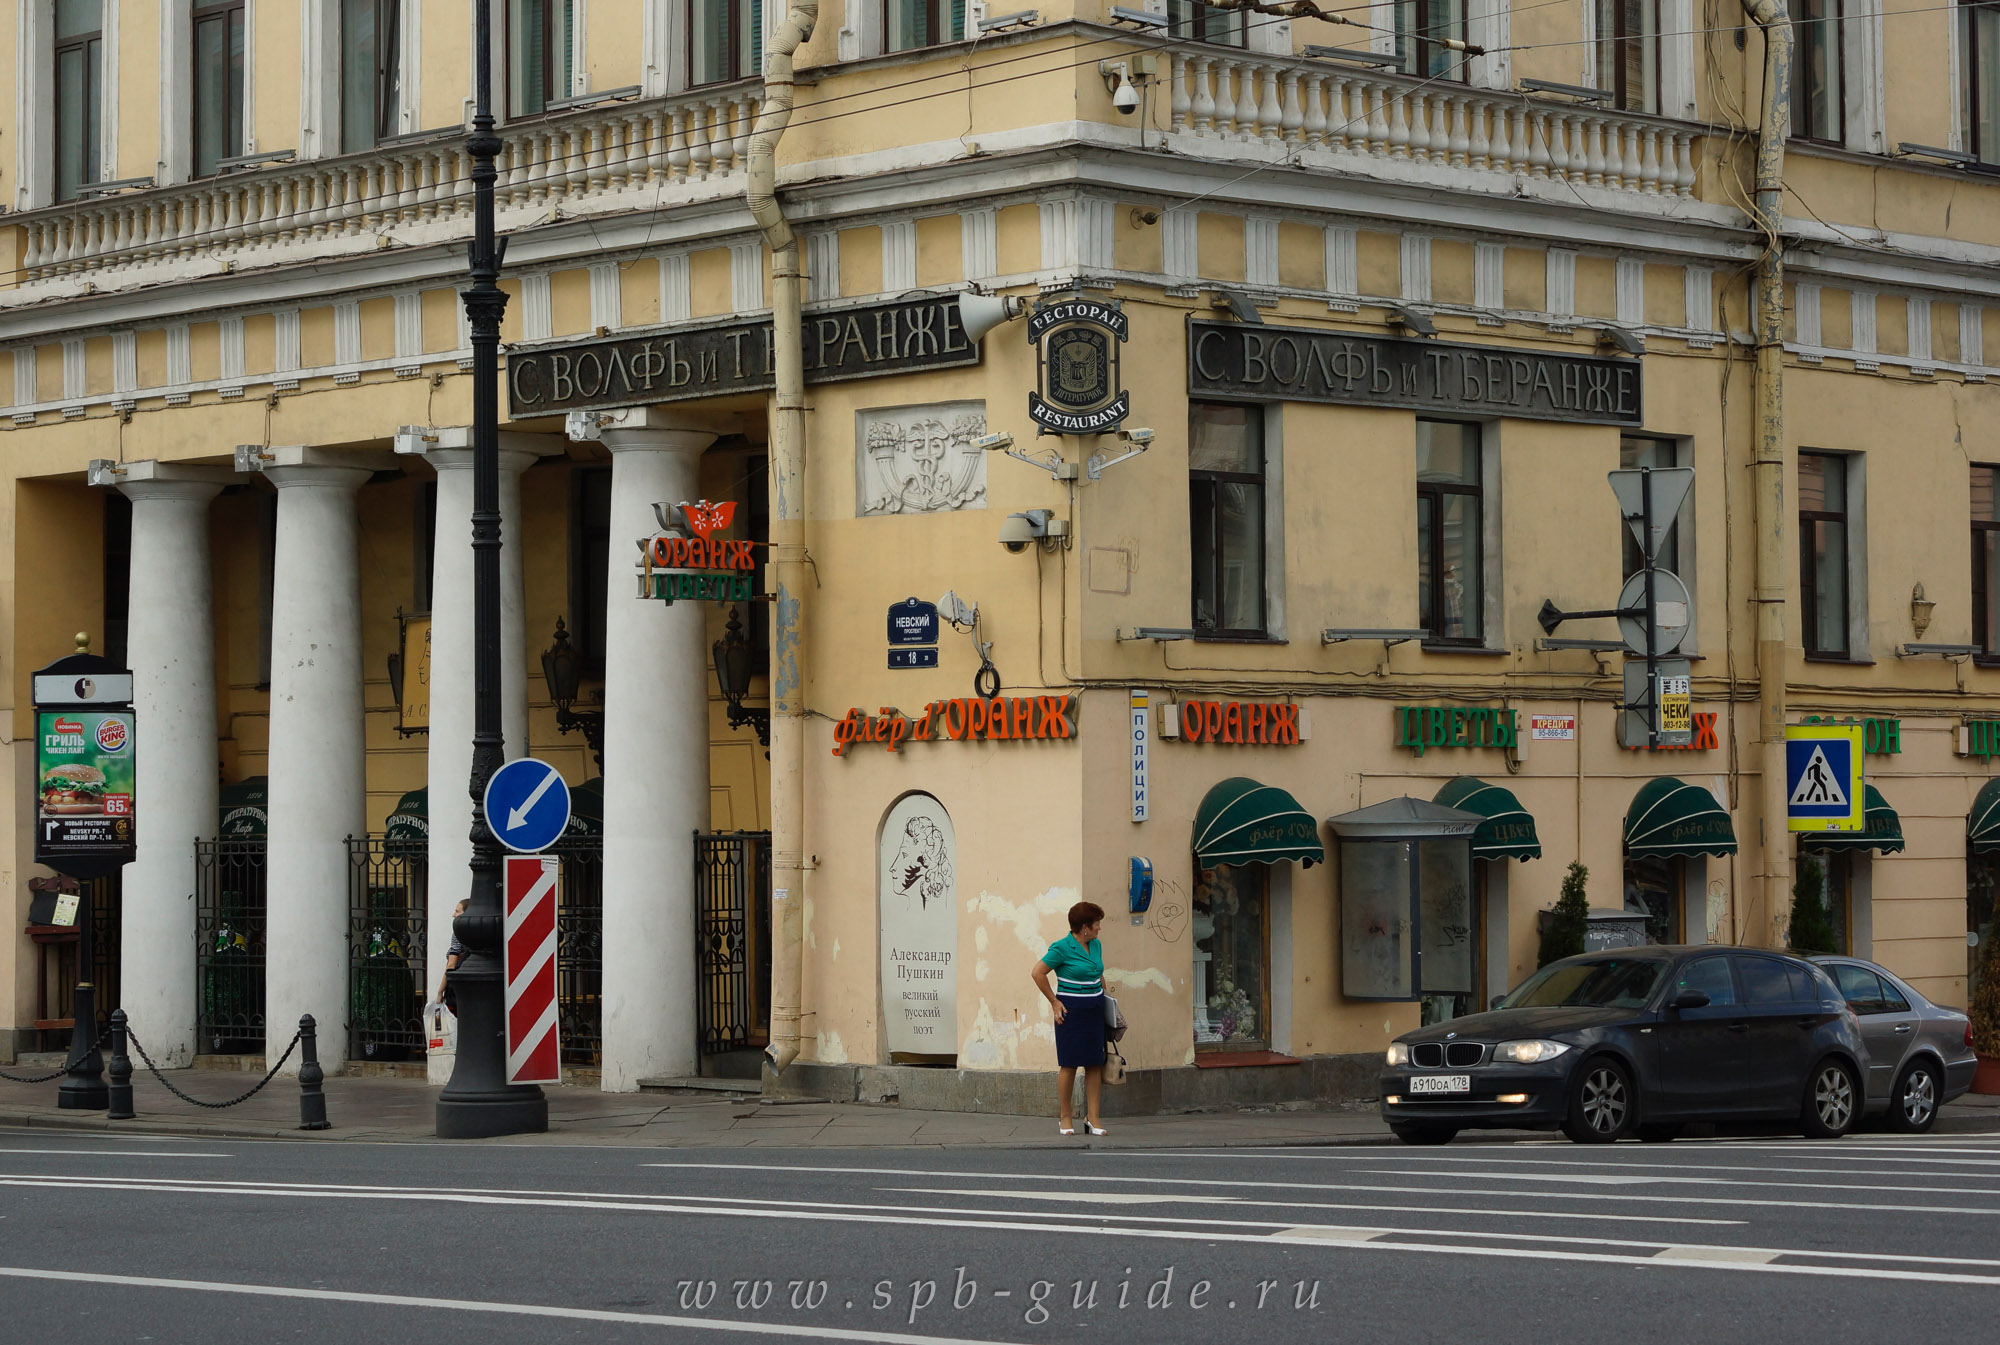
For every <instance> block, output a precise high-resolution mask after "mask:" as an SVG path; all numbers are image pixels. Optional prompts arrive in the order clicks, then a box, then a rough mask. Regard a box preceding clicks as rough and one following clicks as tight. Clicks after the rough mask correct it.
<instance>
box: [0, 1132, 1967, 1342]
mask: <svg viewBox="0 0 2000 1345" xmlns="http://www.w3.org/2000/svg"><path fill="white" fill-rule="evenodd" d="M1057 1146H1058V1142H1057V1141H1056V1140H1054V1138H1053V1137H1052V1138H1051V1143H1050V1146H1049V1148H1048V1149H1046V1150H1041V1149H1034V1150H1010V1151H993V1150H986V1151H980V1152H967V1151H956V1152H954V1151H950V1150H942V1151H941V1150H937V1149H927V1150H921V1151H919V1150H894V1151H882V1150H875V1151H870V1152H867V1153H864V1154H852V1153H833V1152H828V1151H824V1150H822V1151H818V1152H815V1153H810V1154H807V1153H803V1152H801V1151H797V1150H790V1151H788V1150H785V1149H781V1148H771V1149H768V1150H758V1151H749V1152H744V1153H738V1154H730V1155H726V1156H725V1155H718V1154H714V1153H707V1154H703V1153H691V1152H688V1151H674V1150H660V1149H631V1148H617V1149H610V1148H569V1149H566V1148H552V1147H547V1146H536V1147H510V1146H505V1145H478V1146H467V1145H451V1146H445V1145H421V1144H409V1145H372V1144H338V1145H329V1144H310V1143H305V1144H297V1143H284V1142H254V1141H246V1142H233V1141H232V1142H222V1141H209V1140H203V1141H183V1140H173V1139H162V1138H157V1137H148V1138H144V1139H137V1138H134V1139H114V1138H109V1137H105V1136H98V1135H88V1136H84V1135H66V1134H64V1135H57V1134H51V1132H48V1131H7V1132H0V1340H19V1341H35V1340H51V1341H54V1340H90V1341H127V1340H163V1341H190V1342H194V1341H200V1342H224V1341H275V1340H306V1341H321V1340H325V1341H335V1340H338V1341H341V1342H365V1341H411V1340H443V1339H453V1338H457V1337H458V1336H459V1335H460V1334H461V1333H472V1334H476V1335H477V1337H479V1338H481V1339H483V1340H487V1341H504V1342H513V1341H521V1342H543V1341H572V1340H589V1341H627V1340H631V1341H648V1342H652V1341H721V1340H731V1339H743V1340H755V1339H785V1338H790V1339H813V1340H854V1341H904V1340H921V1341H942V1340H973V1341H1035V1340H1083V1339H1096V1340H1120V1341H1123V1340H1130V1341H1145V1342H1155V1341H1160V1342H1166V1341H1188V1342H1203V1343H1204V1345H1207V1343H1209V1342H1216V1341H1232V1340H1244V1341H1250V1340H1255V1341H1266V1340H1278V1341H1291V1340H1297V1341H1308V1340H1310V1341H1328V1340H1331V1341H1371V1342H1372V1341H1393V1342H1398V1345H1400V1343H1401V1342H1439V1343H1440V1345H1445V1343H1449V1345H1459V1343H1461V1342H1469V1341H1513V1340H1521V1339H1526V1338H1529V1337H1530V1334H1531V1333H1532V1337H1533V1338H1534V1339H1535V1340H1537V1341H1538V1342H1542V1341H1548V1342H1570V1341H1574V1342H1579V1343H1581V1342H1590V1343H1591V1345H1600V1343H1601V1342H1603V1341H1605V1340H1607V1339H1609V1340H1614V1341H1616V1342H1618V1345H1635V1343H1636V1342H1646V1341H1669V1342H1674V1345H1686V1343H1687V1342H1689V1341H1712V1340H1726V1341H1740V1340H1756V1341H1760V1342H1784V1341H1794V1340H1797V1341H1813V1342H1821V1341H1826V1340H1829V1339H1842V1340H1910V1339H1917V1340H1925V1339H1947V1338H1953V1337H1964V1338H1967V1339H1974V1338H1978V1337H1979V1336H1980V1334H1981V1333H1982V1332H1985V1331H1990V1329H1991V1323H1992V1322H1993V1321H1994V1320H1996V1317H1997V1316H2000V1237H1996V1232H2000V1140H1995V1139H1985V1138H1965V1137H1941V1138H1928V1139H1914V1140H1904V1139H1892V1138H1888V1137H1885V1136H1880V1135H1871V1136H1863V1137H1856V1138H1850V1139H1847V1140H1843V1141H1837V1142H1833V1143H1823V1144H1818V1143H1808V1142H1804V1141H1800V1140H1793V1139H1759V1140H1715V1141H1685V1140H1684V1141H1680V1142H1678V1143H1674V1144H1666V1145H1641V1144H1622V1145H1618V1146H1616V1147H1615V1148H1611V1149H1601V1148H1584V1147H1579V1146H1574V1145H1570V1144H1567V1143H1562V1142H1534V1143H1517V1144H1492V1143H1489V1144H1467V1143H1459V1144H1454V1145H1452V1146H1450V1147H1449V1148H1444V1149H1414V1148H1402V1147H1348V1148H1314V1149H1285V1150H1241V1149H1237V1150H1220V1151H1204V1152H1166V1151H1158V1150H1152V1151H1129V1150H1127V1151H1113V1150H1102V1149H1099V1150H1090V1149H1083V1148H1059V1147H1057ZM1982 1321H1984V1322H1986V1323H1988V1326H1987V1327H1985V1328H1981V1327H1979V1326H1978V1325H1977V1323H1979V1322H1982Z"/></svg>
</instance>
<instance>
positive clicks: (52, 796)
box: [42, 766, 105, 817]
mask: <svg viewBox="0 0 2000 1345" xmlns="http://www.w3.org/2000/svg"><path fill="white" fill-rule="evenodd" d="M104 785H105V782H104V772H103V771H100V770H99V769H97V767H95V766H51V767H50V768H49V769H48V770H46V771H43V772H42V813H43V815H44V816H50V817H54V816H66V815H70V814H79V813H101V812H103V811H104Z"/></svg>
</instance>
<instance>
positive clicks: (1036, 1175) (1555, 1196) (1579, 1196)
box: [643, 1163, 2000, 1214]
mask: <svg viewBox="0 0 2000 1345" xmlns="http://www.w3.org/2000/svg"><path fill="white" fill-rule="evenodd" d="M643 1166H645V1167H653V1168H699V1169H713V1168H720V1169H724V1170H727V1171H732V1172H840V1173H848V1174H850V1175H858V1176H881V1177H949V1178H956V1179H958V1180H961V1181H962V1180H964V1178H965V1177H966V1175H967V1174H966V1173H963V1172H939V1171H934V1170H924V1169H916V1168H853V1167H832V1166H818V1165H810V1164H791V1163H647V1164H644V1165H643ZM977 1175H978V1176H979V1177H980V1178H981V1179H982V1180H985V1181H996V1180H997V1181H1032V1182H1046V1181H1075V1182H1139V1183H1148V1184H1152V1185H1158V1186H1227V1187H1238V1188H1250V1189H1255V1190H1267V1189H1270V1188H1273V1187H1275V1188H1278V1189H1281V1190H1286V1191H1367V1192H1370V1193H1374V1194H1385V1193H1386V1194H1390V1195H1418V1196H1436V1195H1441V1194H1442V1195H1451V1196H1456V1197H1458V1198H1459V1199H1465V1198H1467V1197H1474V1198H1482V1197H1490V1198H1492V1199H1494V1200H1504V1199H1510V1198H1523V1197H1525V1198H1527V1199H1532V1200H1621V1201H1629V1202H1637V1201H1645V1202H1647V1203H1650V1204H1661V1205H1740V1206H1745V1207H1750V1208H1765V1207H1768V1208H1776V1209H1798V1208H1800V1205H1801V1202H1799V1201H1796V1200H1752V1199H1748V1198H1746V1197H1740V1196H1700V1195H1684V1196H1683V1195H1657V1196H1654V1195H1637V1194H1631V1193H1619V1194H1616V1195H1614V1194H1612V1193H1610V1192H1603V1193H1598V1192H1591V1191H1534V1190H1518V1189H1517V1190H1508V1191H1467V1190H1460V1189H1457V1188H1453V1189H1451V1190H1448V1191H1441V1190H1440V1188H1438V1187H1435V1186H1375V1185H1367V1184H1363V1183H1361V1182H1298V1181H1291V1182H1287V1181H1268V1182H1256V1181H1226V1180H1223V1179H1221V1178H1218V1177H1122V1176H1113V1175H1110V1174H1106V1173H1056V1172H981V1173H979V1174H977ZM1463 1175H1464V1176H1466V1178H1467V1179H1468V1180H1472V1181H1478V1180H1481V1177H1480V1176H1479V1174H1475V1173H1466V1174H1463ZM1765 1184H1766V1185H1769V1184H1772V1183H1765ZM1782 1184H1783V1185H1785V1186H1786V1187H1787V1188H1788V1189H1791V1188H1792V1187H1793V1183H1789V1182H1787V1183H1782ZM1831 1189H1841V1188H1831ZM1859 1189H1863V1190H1873V1189H1874V1188H1872V1187H1863V1188H1859ZM1917 1189H1919V1190H1921V1191H1923V1192H1924V1193H1925V1194H1929V1195H1952V1194H1956V1193H1955V1192H1953V1191H1951V1190H1950V1189H1949V1188H1933V1187H1920V1188H1917ZM1979 1194H1984V1193H1979ZM1810 1207H1811V1208H1813V1209H1816V1210H1875V1211H1883V1212H1888V1213H1896V1214H2000V1207H1993V1206H1986V1205H1882V1204H1870V1203H1864V1202H1844V1201H1837V1200H1815V1201H1812V1202H1810Z"/></svg>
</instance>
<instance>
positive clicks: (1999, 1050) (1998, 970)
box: [1966, 920, 2000, 1055]
mask: <svg viewBox="0 0 2000 1345" xmlns="http://www.w3.org/2000/svg"><path fill="white" fill-rule="evenodd" d="M1966 1012H1967V1014H1968V1015H1969V1016H1970V1017H1971V1019H1972V1049H1973V1050H1975V1051H1977V1052H1979V1054H1981V1055H2000V920H1996V921H1994V922H1993V927H1992V928H1991V929H1989V930H1988V931H1987V933H1986V937H1985V938H1984V939H1982V940H1981V941H1980V947H1979V984H1978V985H1977V986H1975V987H1974V988H1973V992H1972V1003H1971V1005H1970V1006H1969V1007H1968V1008H1967V1010H1966Z"/></svg>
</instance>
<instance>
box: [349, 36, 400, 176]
mask: <svg viewBox="0 0 2000 1345" xmlns="http://www.w3.org/2000/svg"><path fill="white" fill-rule="evenodd" d="M402 11H403V3H402V0H341V2H340V148H341V150H342V151H343V152H345V153H349V154H351V153H353V152H354V151H355V150H360V149H372V148H374V146H375V144H376V143H377V142H378V141H381V140H386V139H387V138H389V137H390V136H392V135H395V134H396V132H397V130H398V125H397V118H398V112H399V104H400V102H401V99H402V84H403V51H402V32H403V13H402Z"/></svg>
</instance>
